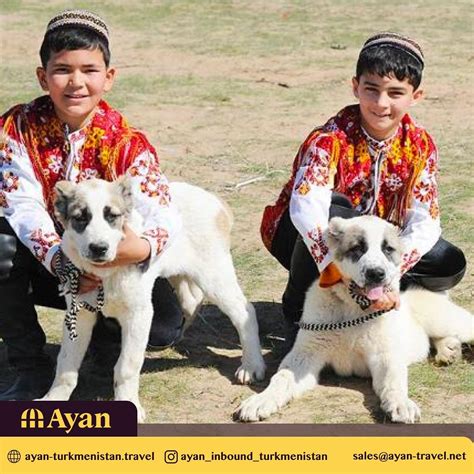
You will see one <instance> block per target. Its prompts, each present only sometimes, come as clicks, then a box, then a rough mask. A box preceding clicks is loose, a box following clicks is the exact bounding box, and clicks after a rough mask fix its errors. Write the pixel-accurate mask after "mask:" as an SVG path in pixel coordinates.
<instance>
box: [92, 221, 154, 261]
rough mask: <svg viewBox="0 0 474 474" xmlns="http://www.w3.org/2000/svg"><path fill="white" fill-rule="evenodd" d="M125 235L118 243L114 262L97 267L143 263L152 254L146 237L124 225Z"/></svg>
mask: <svg viewBox="0 0 474 474" xmlns="http://www.w3.org/2000/svg"><path fill="white" fill-rule="evenodd" d="M123 231H124V234H125V235H124V237H123V239H122V241H121V242H120V243H119V244H118V247H117V255H116V257H115V260H113V261H112V262H108V263H105V264H103V265H96V266H97V268H109V267H118V266H121V265H131V264H134V263H141V262H143V261H144V260H146V259H147V258H148V257H149V256H150V252H151V248H150V244H149V243H148V241H147V240H146V239H142V238H141V237H139V236H138V235H137V234H135V232H133V231H132V229H130V227H128V225H127V224H125V226H124V229H123Z"/></svg>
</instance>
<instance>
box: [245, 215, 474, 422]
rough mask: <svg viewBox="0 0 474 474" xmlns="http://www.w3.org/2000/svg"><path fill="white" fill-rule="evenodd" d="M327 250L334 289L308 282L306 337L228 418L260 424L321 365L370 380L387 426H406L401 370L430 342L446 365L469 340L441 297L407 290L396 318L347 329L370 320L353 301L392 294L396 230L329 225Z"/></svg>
mask: <svg viewBox="0 0 474 474" xmlns="http://www.w3.org/2000/svg"><path fill="white" fill-rule="evenodd" d="M328 242H329V246H330V249H331V250H332V252H333V253H334V255H335V264H336V266H337V267H338V269H339V271H340V272H341V274H342V282H341V283H338V284H336V285H334V286H331V287H329V288H321V287H320V286H319V284H318V281H316V282H315V283H314V284H313V285H312V286H311V287H310V288H309V290H308V292H307V294H306V301H305V305H304V310H303V316H302V322H303V323H307V324H308V326H306V327H307V329H300V331H299V332H298V335H297V338H296V341H295V345H294V347H293V349H292V350H291V351H290V352H289V353H288V355H287V356H286V357H285V358H284V359H283V361H282V362H281V364H280V367H279V369H278V372H277V373H276V374H275V375H274V376H273V377H272V379H271V381H270V385H269V386H268V387H267V389H266V390H264V391H263V392H262V393H259V394H256V395H253V396H251V397H250V398H248V399H247V400H245V401H244V402H243V403H242V404H241V405H240V407H239V408H238V410H237V412H236V415H237V417H238V418H239V419H240V420H242V421H258V420H261V419H264V418H267V417H268V416H270V415H271V414H272V413H275V412H276V411H278V410H279V409H280V408H281V407H283V406H284V405H285V404H286V403H288V402H289V401H290V400H291V399H292V398H295V397H297V396H299V395H301V394H302V393H304V392H306V391H307V390H310V389H312V388H314V387H316V386H317V383H318V377H319V373H320V372H321V370H322V369H323V367H325V366H326V365H329V366H332V367H333V369H334V370H335V372H336V373H337V374H339V375H343V376H349V375H357V376H361V377H370V376H371V377H372V384H373V388H374V391H375V393H376V394H377V396H378V397H379V398H380V401H381V407H382V409H383V410H384V411H385V412H386V413H387V414H388V415H389V416H390V417H391V420H392V421H394V422H401V423H413V422H415V421H417V420H418V419H419V418H420V410H419V408H418V406H417V405H416V404H415V402H413V401H412V400H410V399H409V398H408V365H409V364H411V363H414V362H417V361H421V360H424V359H425V358H426V357H427V356H428V353H429V345H430V344H429V340H430V339H432V341H433V343H434V345H435V347H436V350H437V355H436V359H437V360H438V361H440V362H444V363H450V362H453V360H455V359H456V358H457V357H459V356H460V355H461V342H470V341H473V340H474V319H473V317H472V315H471V314H470V313H468V312H467V311H465V310H464V309H462V308H460V307H459V306H456V305H455V304H453V303H452V302H450V301H449V299H448V297H447V295H444V294H440V293H432V292H428V291H426V290H422V289H413V290H408V291H406V292H404V293H402V294H401V303H400V309H399V310H392V311H389V312H387V313H385V314H383V315H379V316H377V317H375V318H374V319H371V320H369V321H368V322H364V323H363V324H360V325H357V326H354V327H352V325H351V324H348V323H347V321H351V320H354V319H356V318H360V317H363V316H364V315H368V314H370V313H371V310H370V308H368V309H365V310H364V309H362V308H361V307H360V305H359V304H358V303H357V301H356V300H357V297H361V296H362V297H365V298H366V302H370V301H372V302H373V301H376V300H378V299H379V298H380V297H381V296H382V294H383V292H384V291H386V290H387V289H390V290H391V291H395V292H397V291H398V290H399V279H400V270H399V263H400V257H401V249H400V241H399V239H398V235H397V230H396V228H395V227H394V226H392V225H391V224H389V223H387V222H385V221H383V220H382V219H379V218H377V217H371V216H370V217H369V216H364V217H356V218H353V219H347V220H344V219H341V218H334V219H332V220H331V221H330V223H329V229H328ZM350 288H352V293H353V296H351V294H350V291H349V289H350ZM354 289H355V291H356V297H355V298H354ZM337 323H339V324H337ZM317 324H334V325H335V326H336V329H332V330H318V331H315V330H314V329H315V327H314V325H317ZM311 325H313V326H311ZM311 329H313V330H311ZM318 329H322V328H321V326H320V327H319V328H318Z"/></svg>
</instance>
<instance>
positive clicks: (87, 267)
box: [43, 177, 265, 422]
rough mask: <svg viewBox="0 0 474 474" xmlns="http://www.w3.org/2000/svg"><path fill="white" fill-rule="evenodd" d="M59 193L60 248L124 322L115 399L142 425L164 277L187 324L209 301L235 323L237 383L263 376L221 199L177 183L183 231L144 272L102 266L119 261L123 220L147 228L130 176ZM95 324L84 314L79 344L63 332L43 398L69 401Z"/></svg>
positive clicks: (64, 187) (173, 187)
mask: <svg viewBox="0 0 474 474" xmlns="http://www.w3.org/2000/svg"><path fill="white" fill-rule="evenodd" d="M56 191H57V196H58V197H57V200H56V203H55V206H56V213H57V216H58V218H59V220H60V221H61V223H62V225H63V226H64V229H65V231H64V235H63V240H62V249H63V251H64V253H65V254H66V256H67V257H68V258H69V259H70V260H71V262H72V263H73V264H74V265H75V266H76V267H77V268H79V269H80V270H81V271H85V272H88V273H93V274H95V275H97V276H99V277H100V278H101V279H102V282H103V288H104V296H105V301H104V306H103V310H102V312H103V313H104V315H105V316H109V317H115V318H116V319H117V320H118V322H119V323H120V326H121V330H122V350H121V353H120V357H119V359H118V361H117V364H116V366H115V369H114V389H115V399H116V400H130V401H132V402H133V403H135V405H136V406H137V410H138V421H139V422H142V421H143V420H144V419H145V412H144V410H143V408H142V407H141V405H140V402H139V399H138V387H139V375H140V369H141V367H142V364H143V360H144V353H145V349H146V345H147V341H148V333H149V330H150V325H151V321H152V317H153V306H152V301H151V294H152V288H153V285H154V281H155V279H156V278H157V277H158V276H160V277H164V278H168V279H170V281H171V283H172V284H173V286H174V288H175V289H176V292H177V295H178V299H179V301H180V303H181V306H182V308H183V311H184V314H185V317H186V323H187V324H189V323H190V321H191V320H192V319H193V317H194V316H195V314H196V312H197V310H198V308H199V306H200V304H201V303H202V301H203V298H204V297H207V298H208V299H209V300H210V301H211V302H213V303H215V304H216V305H217V306H218V307H219V308H220V309H221V310H222V311H223V312H224V313H225V314H227V316H228V317H229V318H230V319H231V321H232V323H233V325H234V326H235V328H236V329H237V331H238V334H239V337H240V341H241V344H242V365H241V366H240V367H239V368H238V369H237V372H236V377H237V380H238V382H240V383H249V382H251V381H252V380H260V379H262V378H263V377H264V372H265V364H264V361H263V357H262V354H261V349H260V342H259V336H258V325H257V319H256V316H255V310H254V308H253V306H252V304H251V303H249V302H248V301H247V300H246V298H245V296H244V295H243V293H242V291H241V289H240V287H239V284H238V282H237V278H236V275H235V270H234V266H233V263H232V257H231V254H230V249H229V247H230V230H231V226H232V214H231V212H230V210H229V208H228V207H227V206H226V205H225V204H224V203H223V202H222V201H221V200H220V199H218V198H217V197H216V196H214V195H212V194H210V193H208V192H206V191H204V190H203V189H201V188H198V187H196V186H191V185H189V184H185V183H171V184H170V194H171V197H172V201H173V205H174V206H175V207H176V209H177V212H178V213H179V214H180V215H181V220H182V223H183V227H182V229H181V231H180V232H179V233H178V235H177V236H176V238H175V239H174V240H173V241H172V243H171V244H170V245H169V247H166V248H165V249H164V250H163V251H162V253H161V254H160V255H159V256H158V257H157V258H155V259H152V261H151V262H150V266H149V268H148V270H147V271H143V270H142V269H141V268H139V266H137V265H127V266H120V267H113V268H100V267H98V266H97V264H100V263H104V262H110V261H112V260H114V258H115V256H116V252H117V246H118V244H119V242H120V240H121V239H122V238H123V226H124V223H125V222H127V224H128V225H129V226H130V228H131V229H132V230H133V231H135V232H136V233H137V234H138V235H140V233H141V231H142V229H141V221H142V219H141V217H140V216H139V215H138V213H137V212H136V211H135V210H134V209H133V202H132V201H133V199H132V193H131V192H130V185H129V181H128V179H127V178H125V177H124V178H120V179H118V180H117V181H115V182H106V181H103V180H98V179H91V180H88V181H83V182H81V183H79V184H74V183H71V182H68V181H62V182H59V183H58V184H57V185H56ZM82 296H83V295H81V297H82ZM84 296H85V297H86V301H87V299H88V301H87V302H88V303H90V304H94V303H95V301H96V297H97V295H96V293H92V292H91V293H88V294H86V295H84ZM66 299H67V303H68V305H69V304H70V303H71V298H70V296H67V295H66ZM95 320H96V314H94V313H93V312H90V311H88V310H86V309H82V310H81V311H80V313H79V314H78V318H77V326H76V331H77V335H78V337H77V339H76V340H71V339H70V337H69V334H68V331H67V328H66V327H65V328H64V334H63V341H62V345H61V350H60V353H59V356H58V364H57V370H56V377H55V380H54V382H53V385H52V387H51V389H50V390H49V392H48V393H47V394H46V395H45V397H44V398H43V400H68V399H69V397H70V395H71V393H72V391H73V390H74V388H75V387H76V384H77V377H78V370H79V367H80V365H81V363H82V359H83V357H84V354H85V352H86V349H87V347H88V344H89V341H90V338H91V333H92V328H93V326H94V324H95Z"/></svg>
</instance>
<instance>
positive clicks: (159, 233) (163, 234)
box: [143, 228, 169, 255]
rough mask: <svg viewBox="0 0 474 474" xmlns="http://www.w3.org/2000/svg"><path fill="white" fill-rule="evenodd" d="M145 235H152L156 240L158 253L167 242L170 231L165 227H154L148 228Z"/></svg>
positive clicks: (151, 237)
mask: <svg viewBox="0 0 474 474" xmlns="http://www.w3.org/2000/svg"><path fill="white" fill-rule="evenodd" d="M143 235H144V236H146V237H150V239H154V240H155V241H156V253H157V255H158V254H159V253H160V252H161V251H162V250H163V248H164V246H165V245H166V242H167V241H168V237H169V235H168V232H167V231H166V230H165V229H160V228H158V229H153V230H147V231H146V232H144V233H143Z"/></svg>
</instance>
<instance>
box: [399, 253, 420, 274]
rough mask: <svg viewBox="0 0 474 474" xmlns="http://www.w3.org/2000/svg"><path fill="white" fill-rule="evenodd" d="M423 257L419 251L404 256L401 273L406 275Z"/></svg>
mask: <svg viewBox="0 0 474 474" xmlns="http://www.w3.org/2000/svg"><path fill="white" fill-rule="evenodd" d="M420 258H421V255H420V252H418V250H416V249H414V250H412V251H411V252H409V253H405V254H403V255H402V265H401V267H400V271H401V272H402V273H406V272H407V271H408V270H410V268H412V267H413V266H414V265H416V263H417V262H418V260H420Z"/></svg>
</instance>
